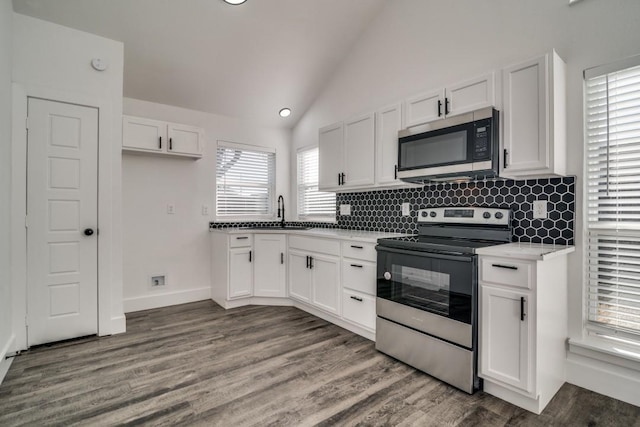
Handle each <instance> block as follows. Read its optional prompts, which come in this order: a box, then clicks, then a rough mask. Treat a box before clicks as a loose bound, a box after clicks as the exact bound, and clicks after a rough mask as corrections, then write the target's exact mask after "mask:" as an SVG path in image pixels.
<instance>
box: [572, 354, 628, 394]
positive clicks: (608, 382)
mask: <svg viewBox="0 0 640 427" xmlns="http://www.w3.org/2000/svg"><path fill="white" fill-rule="evenodd" d="M566 366H567V377H566V378H567V382H568V383H571V384H574V385H577V386H579V387H583V388H586V389H588V390H591V391H595V392H596V393H600V394H604V395H605V396H609V397H612V398H614V399H618V400H622V401H623V402H627V403H630V404H632V405H636V406H640V393H638V390H640V372H638V371H634V370H630V369H626V368H623V367H619V366H615V365H611V364H609V363H606V362H603V361H600V360H596V359H591V358H589V357H587V356H584V355H580V354H576V353H572V352H569V353H568V354H567V365H566Z"/></svg>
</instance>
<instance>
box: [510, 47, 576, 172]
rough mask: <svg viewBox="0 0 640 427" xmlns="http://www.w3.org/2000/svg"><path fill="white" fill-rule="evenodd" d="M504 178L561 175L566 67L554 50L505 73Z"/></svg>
mask: <svg viewBox="0 0 640 427" xmlns="http://www.w3.org/2000/svg"><path fill="white" fill-rule="evenodd" d="M502 78H503V94H504V95H503V96H504V111H503V121H504V136H503V149H504V153H503V154H504V156H503V165H502V173H501V174H502V175H504V176H507V177H515V178H519V177H528V176H541V175H542V176H550V175H564V173H565V169H566V64H565V63H564V61H563V60H562V59H561V58H560V57H559V56H558V54H557V53H556V52H555V51H552V52H550V53H549V54H546V55H544V56H541V57H539V58H535V59H532V60H529V61H526V62H522V63H520V64H516V65H513V66H511V67H508V68H505V69H504V70H503V77H502Z"/></svg>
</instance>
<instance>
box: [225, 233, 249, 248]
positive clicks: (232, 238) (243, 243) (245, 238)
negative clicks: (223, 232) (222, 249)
mask: <svg viewBox="0 0 640 427" xmlns="http://www.w3.org/2000/svg"><path fill="white" fill-rule="evenodd" d="M252 244H253V234H251V233H245V234H230V235H229V247H230V248H243V247H247V246H251V245H252Z"/></svg>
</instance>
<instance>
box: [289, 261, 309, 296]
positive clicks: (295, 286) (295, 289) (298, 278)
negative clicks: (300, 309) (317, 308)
mask: <svg viewBox="0 0 640 427" xmlns="http://www.w3.org/2000/svg"><path fill="white" fill-rule="evenodd" d="M289 296H290V297H291V298H294V299H297V300H300V301H303V302H309V301H310V300H311V270H310V269H309V255H308V254H307V253H306V252H301V251H297V250H294V249H291V250H289Z"/></svg>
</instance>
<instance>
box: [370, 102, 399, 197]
mask: <svg viewBox="0 0 640 427" xmlns="http://www.w3.org/2000/svg"><path fill="white" fill-rule="evenodd" d="M401 129H402V105H401V104H393V105H389V106H388V107H385V108H381V109H380V110H378V111H377V112H376V138H375V139H376V183H377V184H379V185H389V184H399V183H400V181H399V180H398V177H397V168H398V131H400V130H401Z"/></svg>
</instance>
